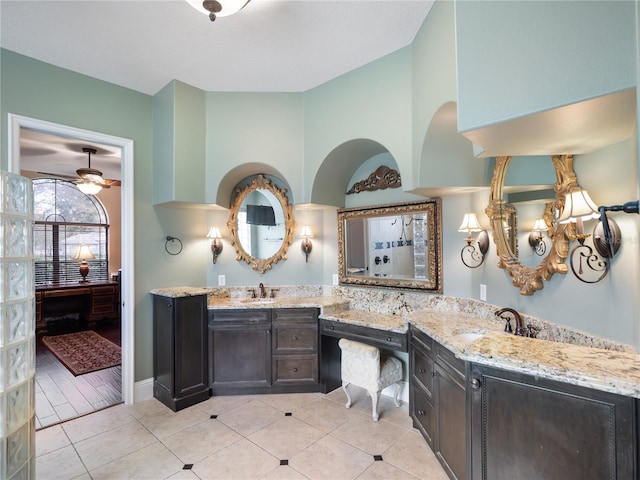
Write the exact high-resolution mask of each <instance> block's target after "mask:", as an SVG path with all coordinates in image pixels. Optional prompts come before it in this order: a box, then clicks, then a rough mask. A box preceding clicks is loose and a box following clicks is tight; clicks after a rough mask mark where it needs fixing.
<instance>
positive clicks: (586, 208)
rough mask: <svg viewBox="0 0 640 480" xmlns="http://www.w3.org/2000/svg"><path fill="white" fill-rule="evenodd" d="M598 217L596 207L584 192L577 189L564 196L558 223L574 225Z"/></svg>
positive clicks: (598, 213)
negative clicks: (571, 223)
mask: <svg viewBox="0 0 640 480" xmlns="http://www.w3.org/2000/svg"><path fill="white" fill-rule="evenodd" d="M598 217H600V212H599V211H598V206H597V205H596V204H595V203H593V200H591V197H590V196H589V194H588V193H587V191H586V190H583V189H581V188H577V189H575V190H573V191H571V192H570V193H568V194H567V195H566V196H565V200H564V209H563V210H562V215H560V218H559V219H558V223H569V222H573V223H576V222H577V221H578V220H579V219H580V220H582V221H585V222H586V221H587V220H591V219H592V218H598Z"/></svg>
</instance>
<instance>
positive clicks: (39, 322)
mask: <svg viewBox="0 0 640 480" xmlns="http://www.w3.org/2000/svg"><path fill="white" fill-rule="evenodd" d="M119 290H120V285H119V284H118V283H117V282H99V283H98V282H96V283H93V282H92V283H78V284H74V285H57V286H50V287H38V288H36V295H35V297H36V331H38V330H43V329H46V328H47V323H50V322H54V321H55V322H64V321H68V320H79V321H82V322H90V321H95V320H106V319H110V320H116V319H118V318H120V308H119V303H120V291H119Z"/></svg>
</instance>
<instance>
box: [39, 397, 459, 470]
mask: <svg viewBox="0 0 640 480" xmlns="http://www.w3.org/2000/svg"><path fill="white" fill-rule="evenodd" d="M345 401H346V397H345V395H344V393H343V392H342V390H341V389H337V390H335V391H333V392H331V393H329V394H327V395H324V394H321V393H306V394H286V395H247V396H219V397H211V398H210V399H209V400H207V401H206V402H202V403H200V404H198V405H194V406H192V407H190V408H187V409H184V410H181V411H180V412H172V411H171V410H170V409H169V408H167V407H165V406H164V405H162V404H161V403H160V402H158V401H157V400H155V399H150V400H145V401H143V402H139V403H136V404H135V405H131V406H125V405H122V404H121V405H117V406H114V407H110V408H107V409H105V410H101V411H99V412H96V413H92V414H90V415H86V416H84V417H80V418H76V419H73V420H69V421H67V422H63V423H60V424H58V425H54V426H51V427H48V428H44V429H42V430H39V431H38V432H37V433H36V479H37V480H56V479H61V480H62V479H63V480H72V479H78V480H90V479H91V480H102V479H110V480H124V479H143V480H160V479H175V480H182V479H193V480H196V479H203V480H204V479H242V480H245V479H265V480H268V479H331V480H338V479H358V480H365V479H394V480H396V479H398V480H400V479H429V480H431V479H433V480H446V479H447V476H446V474H445V473H444V470H443V469H442V468H441V466H440V464H439V463H438V461H437V460H436V458H435V456H434V455H433V453H432V452H431V450H430V449H429V447H428V446H427V444H426V442H425V441H424V440H423V438H422V437H421V436H420V434H419V433H418V431H417V430H415V429H413V428H412V425H411V420H410V418H409V415H408V409H407V405H406V404H403V405H402V406H401V407H400V408H395V407H394V406H393V401H392V399H391V398H389V397H381V399H380V421H379V422H374V421H373V420H372V418H371V401H370V399H369V398H368V397H366V394H365V393H364V391H360V392H358V393H357V395H356V396H355V403H354V405H353V406H352V408H351V409H346V408H345V407H344V403H345Z"/></svg>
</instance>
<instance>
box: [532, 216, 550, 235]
mask: <svg viewBox="0 0 640 480" xmlns="http://www.w3.org/2000/svg"><path fill="white" fill-rule="evenodd" d="M547 230H549V227H547V223H546V222H545V221H544V219H543V218H538V219H537V220H536V221H535V222H534V223H533V228H532V229H531V231H532V232H540V233H542V232H546V231H547Z"/></svg>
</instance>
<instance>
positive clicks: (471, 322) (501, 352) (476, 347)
mask: <svg viewBox="0 0 640 480" xmlns="http://www.w3.org/2000/svg"><path fill="white" fill-rule="evenodd" d="M408 320H409V321H410V323H411V324H412V325H414V326H415V327H416V328H418V329H420V330H421V331H422V332H424V333H426V334H427V335H429V336H430V337H432V338H433V339H434V340H436V341H437V342H439V343H441V344H442V345H444V346H445V347H446V348H448V349H450V350H451V351H452V352H453V353H454V354H455V356H456V357H458V358H460V359H462V360H465V361H468V362H473V363H478V364H482V365H487V366H492V367H496V368H501V369H503V370H511V371H516V372H522V373H526V374H529V375H537V376H540V377H543V378H547V379H551V380H557V381H560V382H564V383H570V384H573V385H579V386H583V387H588V388H594V389H597V390H602V391H606V392H610V393H617V394H620V395H625V396H630V397H635V398H640V354H638V353H634V352H630V351H613V350H605V349H602V348H593V347H586V346H581V345H572V344H569V343H560V342H551V341H546V340H539V339H535V338H526V337H519V336H516V335H511V334H507V333H504V331H502V327H501V325H500V324H498V323H497V322H494V321H492V320H486V319H481V318H479V317H477V316H474V315H472V314H465V313H460V312H440V311H425V310H423V311H418V312H414V313H412V314H410V315H408ZM473 333H476V334H479V335H477V336H473V335H469V334H473Z"/></svg>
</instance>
